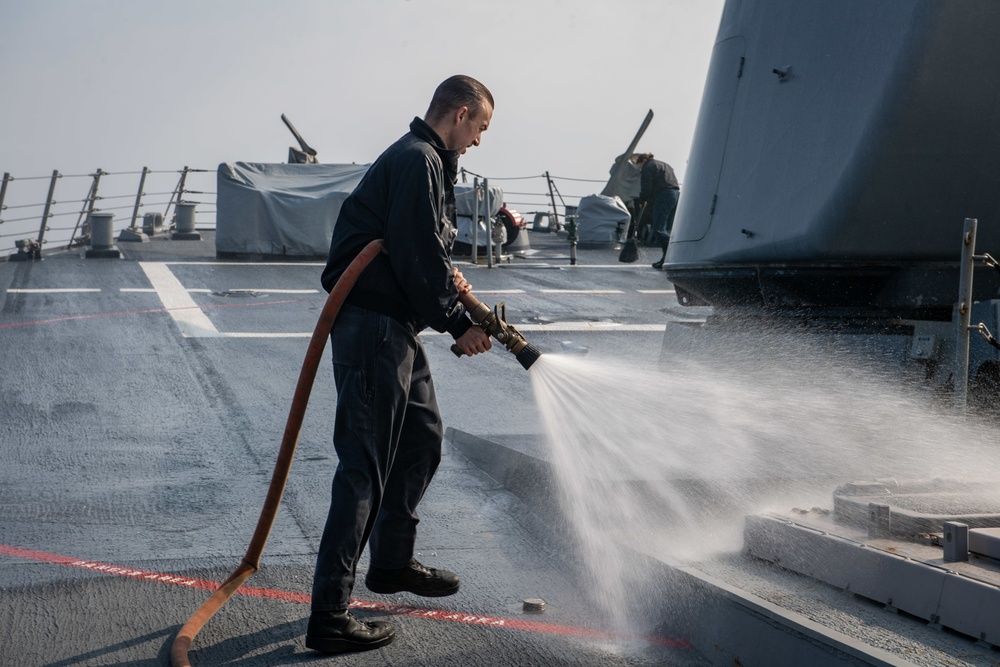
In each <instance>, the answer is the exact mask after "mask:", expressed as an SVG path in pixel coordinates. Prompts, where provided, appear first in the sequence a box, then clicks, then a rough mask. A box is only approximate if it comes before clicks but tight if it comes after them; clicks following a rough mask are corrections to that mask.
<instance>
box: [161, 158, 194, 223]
mask: <svg viewBox="0 0 1000 667" xmlns="http://www.w3.org/2000/svg"><path fill="white" fill-rule="evenodd" d="M189 171H191V170H190V169H189V168H188V166H187V165H184V169H182V170H181V177H180V180H178V181H177V187H176V188H174V193H173V194H172V195H170V201H168V202H167V208H166V209H165V210H164V211H163V219H164V220H170V207H171V206H176V205H177V204H178V203H180V201H181V200H182V199H183V198H184V185H185V183H187V175H188V172H189Z"/></svg>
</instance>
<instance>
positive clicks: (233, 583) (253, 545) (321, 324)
mask: <svg viewBox="0 0 1000 667" xmlns="http://www.w3.org/2000/svg"><path fill="white" fill-rule="evenodd" d="M380 252H384V245H383V242H382V240H381V239H378V240H375V241H372V242H371V243H369V244H368V245H367V246H365V247H364V249H363V250H362V251H361V252H360V253H358V256H357V257H355V258H354V260H353V261H352V262H351V263H350V265H348V267H347V269H346V270H345V271H344V273H343V274H342V275H341V276H340V279H339V280H337V283H336V284H335V285H334V286H333V289H332V290H330V296H329V297H327V300H326V303H325V304H324V305H323V310H322V311H321V312H320V315H319V319H318V321H317V322H316V328H315V329H314V330H313V334H312V338H311V339H310V341H309V347H308V348H307V349H306V356H305V359H304V360H303V362H302V370H301V371H300V372H299V380H298V383H297V384H296V386H295V393H294V395H293V396H292V406H291V408H290V409H289V412H288V420H287V421H286V423H285V432H284V435H283V436H282V439H281V447H280V448H279V450H278V458H277V461H276V462H275V464H274V472H273V473H272V474H271V484H270V486H269V487H268V490H267V497H266V498H265V499H264V507H263V508H262V509H261V513H260V518H259V519H258V520H257V527H256V529H255V530H254V534H253V537H252V538H251V540H250V545H249V546H248V547H247V551H246V554H245V555H244V556H243V560H242V561H241V562H240V564H239V566H238V567H237V568H236V569H235V570H234V571H233V573H232V574H231V575H229V578H228V579H226V580H225V581H224V582H223V583H222V584H220V585H219V588H217V589H216V591H215V592H214V593H213V594H212V595H211V597H209V598H208V599H207V600H205V602H204V603H202V605H201V606H200V607H199V608H198V609H197V610H195V612H194V613H193V614H191V617H190V618H188V620H187V622H186V623H185V624H184V626H183V627H181V629H180V631H178V633H177V636H176V637H174V641H173V644H172V645H171V647H170V664H171V665H173V667H191V662H190V661H189V660H188V649H189V648H190V647H191V643H192V642H193V641H194V638H195V636H196V635H197V634H198V632H199V631H200V630H201V629H202V627H204V626H205V623H207V622H208V621H209V619H211V618H212V616H214V615H215V613H216V612H217V611H219V609H221V608H222V605H224V604H225V603H226V601H227V600H229V598H230V597H231V596H232V595H233V594H234V593H235V592H236V591H237V589H239V587H240V586H242V585H243V583H244V582H245V581H246V580H247V579H249V578H250V575H252V574H253V573H254V572H256V571H257V570H258V569H260V557H261V554H262V553H263V551H264V545H265V544H266V543H267V538H268V537H269V536H270V534H271V528H272V527H273V526H274V520H275V518H276V517H277V514H278V506H279V505H280V504H281V497H282V495H284V492H285V484H286V482H287V481H288V473H289V471H290V470H291V465H292V458H293V457H294V456H295V447H296V445H297V444H298V441H299V434H300V432H301V431H302V421H303V419H304V417H305V413H306V406H307V405H308V404H309V395H310V394H311V393H312V386H313V382H314V381H315V379H316V371H317V369H318V367H319V362H320V359H321V358H322V356H323V350H324V349H325V348H326V340H327V338H329V336H330V330H331V329H332V328H333V323H334V321H335V320H336V319H337V315H338V314H340V308H341V306H343V304H344V301H345V300H346V299H347V295H348V294H349V293H350V291H351V289H352V288H353V287H354V283H356V282H357V280H358V277H359V276H360V275H361V272H362V271H364V269H365V268H366V267H367V266H368V264H369V263H371V261H372V260H373V259H374V258H375V257H376V256H377V255H378V254H379V253H380ZM459 300H460V301H461V302H462V304H463V305H464V306H465V307H466V310H467V311H468V313H469V316H470V317H472V320H473V321H474V322H475V323H476V324H477V325H479V326H480V327H482V328H483V330H484V331H486V333H488V334H489V335H491V336H493V337H494V338H496V339H497V340H498V341H500V342H501V343H503V344H504V346H505V347H506V348H507V349H508V350H510V351H511V352H512V353H513V354H515V355H516V356H517V360H518V361H519V362H520V363H521V365H522V366H523V367H524V368H525V369H527V368H530V367H531V365H532V364H533V363H535V361H537V359H538V357H539V356H540V355H541V353H540V352H539V351H538V349H537V348H535V347H534V346H532V345H530V344H529V343H528V342H527V341H526V340H525V339H524V336H522V335H521V334H520V332H518V331H517V329H515V328H514V327H513V325H510V324H508V323H507V322H506V307H505V306H504V304H503V303H501V304H499V306H498V307H497V309H494V310H490V307H489V306H487V305H486V304H484V303H482V302H480V301H479V300H478V299H476V298H475V297H474V296H472V294H471V293H466V294H462V295H461V296H459ZM501 311H502V312H501ZM452 350H453V351H455V352H456V354H457V355H459V356H461V355H462V351H461V350H460V349H458V348H457V346H455V347H453V348H452Z"/></svg>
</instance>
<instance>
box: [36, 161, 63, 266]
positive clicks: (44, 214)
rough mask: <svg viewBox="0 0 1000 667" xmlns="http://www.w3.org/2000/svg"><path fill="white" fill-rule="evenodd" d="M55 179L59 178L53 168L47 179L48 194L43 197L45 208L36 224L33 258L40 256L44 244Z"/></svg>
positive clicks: (56, 170)
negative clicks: (36, 232)
mask: <svg viewBox="0 0 1000 667" xmlns="http://www.w3.org/2000/svg"><path fill="white" fill-rule="evenodd" d="M57 180H59V170H58V169H53V170H52V180H51V181H49V194H48V196H47V197H46V198H45V210H44V211H43V212H42V223H41V224H40V225H39V226H38V248H37V249H36V251H35V252H36V253H37V255H36V256H35V259H41V258H42V245H44V243H45V230H46V228H47V227H48V222H49V218H51V217H52V216H51V215H50V211H52V204H54V203H55V200H53V199H52V196H53V195H54V194H55V192H56V181H57Z"/></svg>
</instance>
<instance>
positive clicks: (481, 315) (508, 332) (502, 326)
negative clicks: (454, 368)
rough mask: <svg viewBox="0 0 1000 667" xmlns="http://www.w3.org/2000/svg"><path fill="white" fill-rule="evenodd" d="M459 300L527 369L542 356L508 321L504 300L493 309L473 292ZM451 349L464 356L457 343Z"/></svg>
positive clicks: (477, 321)
mask: <svg viewBox="0 0 1000 667" xmlns="http://www.w3.org/2000/svg"><path fill="white" fill-rule="evenodd" d="M459 300H460V301H461V302H462V304H464V305H465V309H466V311H468V313H469V317H471V318H472V321H473V322H475V323H476V325H477V326H479V327H480V328H481V329H482V330H483V331H485V332H486V333H487V334H489V335H490V336H492V337H493V338H496V339H497V340H498V341H499V342H500V343H502V344H503V346H504V347H506V348H507V349H508V350H509V351H510V352H512V353H513V354H514V356H515V357H516V358H517V360H518V362H520V364H521V365H522V366H523V367H524V369H525V370H528V369H529V368H531V365H532V364H533V363H535V362H536V361H538V357H540V356H542V353H541V351H540V350H539V349H538V348H537V347H535V346H534V345H532V344H531V343H529V342H528V341H527V340H525V339H524V336H523V335H522V334H521V332H520V331H518V330H517V329H516V328H515V327H514V325H513V324H508V323H507V306H506V305H505V304H504V302H503V301H501V302H500V303H498V304H497V305H496V307H495V308H493V309H492V310H491V309H490V307H489V306H487V305H486V304H485V303H483V302H482V301H480V300H479V299H477V298H476V297H474V296H472V294H468V293H466V294H462V295H461V296H460V297H459ZM451 351H452V352H454V353H455V356H458V357H460V356H462V350H461V349H459V347H458V346H457V345H452V346H451Z"/></svg>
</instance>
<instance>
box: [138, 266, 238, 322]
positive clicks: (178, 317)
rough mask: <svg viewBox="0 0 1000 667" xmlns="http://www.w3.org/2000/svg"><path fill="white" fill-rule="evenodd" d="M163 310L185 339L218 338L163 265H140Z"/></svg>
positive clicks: (207, 320) (188, 295) (186, 291)
mask: <svg viewBox="0 0 1000 667" xmlns="http://www.w3.org/2000/svg"><path fill="white" fill-rule="evenodd" d="M139 266H141V267H142V270H143V272H145V274H146V278H148V279H149V282H150V283H152V285H153V289H155V290H156V295H157V296H158V297H160V302H161V303H163V307H164V308H166V309H167V312H169V313H170V317H172V318H173V319H174V322H175V323H176V324H177V327H178V328H179V329H180V330H181V335H182V336H184V337H185V338H219V337H220V334H219V330H218V329H216V328H215V325H214V324H212V320H210V319H208V316H207V315H206V314H205V313H204V312H202V310H201V308H200V307H199V306H198V304H196V303H195V302H194V299H192V298H191V295H190V294H189V293H188V290H186V289H185V288H184V285H182V284H181V281H179V280H178V279H177V276H175V275H174V274H173V272H172V271H171V270H170V267H168V266H167V265H166V264H164V263H163V262H139Z"/></svg>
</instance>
